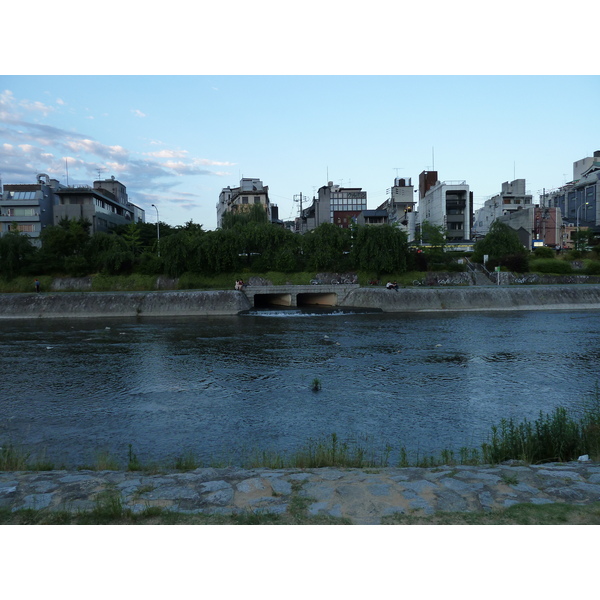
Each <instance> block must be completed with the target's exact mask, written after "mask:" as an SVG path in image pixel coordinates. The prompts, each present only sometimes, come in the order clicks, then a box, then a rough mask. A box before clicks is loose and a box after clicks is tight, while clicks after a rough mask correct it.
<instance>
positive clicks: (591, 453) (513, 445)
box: [0, 380, 600, 473]
mask: <svg viewBox="0 0 600 600" xmlns="http://www.w3.org/2000/svg"><path fill="white" fill-rule="evenodd" d="M315 381H317V380H315ZM319 384H320V381H319ZM313 388H314V382H313ZM582 455H588V457H589V458H590V459H591V460H594V461H598V460H600V391H599V389H598V386H596V389H595V391H594V393H593V394H592V395H591V396H590V398H588V399H586V400H585V401H584V402H583V404H582V406H581V407H580V408H579V409H578V410H577V411H571V412H569V411H567V409H566V408H563V407H558V408H556V409H554V411H552V412H551V413H542V412H540V415H539V417H538V418H537V419H536V420H534V421H529V420H527V419H524V420H522V421H520V422H517V421H514V420H513V419H508V420H507V419H503V420H502V421H500V424H499V425H494V426H493V427H492V428H491V434H490V436H489V438H488V440H487V441H486V442H484V443H483V444H482V445H481V447H480V448H479V449H478V448H466V447H465V448H460V450H459V451H458V452H455V451H454V450H449V449H445V450H442V451H441V452H440V453H439V454H437V455H434V454H429V455H421V454H420V453H419V451H417V452H416V453H414V452H413V453H412V454H409V451H408V450H407V449H406V447H404V446H401V445H400V446H394V445H393V444H390V443H386V444H385V446H384V447H383V448H382V447H381V445H380V441H379V440H373V439H371V438H368V437H365V438H363V439H352V440H343V439H340V437H339V436H338V435H337V434H336V433H332V434H330V435H328V436H324V437H322V438H319V439H309V440H308V441H307V442H306V443H305V444H304V445H303V446H301V447H300V448H299V449H298V450H296V451H294V452H291V453H289V454H288V453H282V452H277V451H272V450H264V449H254V450H250V451H246V452H244V453H242V456H239V457H230V458H227V459H223V458H221V459H219V458H216V459H214V460H211V461H209V462H208V463H205V462H203V461H202V460H200V459H199V458H198V457H196V456H195V455H194V453H193V452H192V451H187V452H185V453H184V454H182V455H180V456H179V457H177V458H175V459H174V460H171V461H168V462H167V463H165V464H164V465H161V464H158V463H145V462H144V461H143V460H141V459H140V458H139V457H138V456H137V454H136V453H135V451H134V448H133V446H132V444H129V446H128V454H127V457H126V461H125V464H124V468H125V469H126V470H128V471H144V472H151V473H157V472H160V471H164V470H176V471H192V470H194V469H197V468H202V467H215V468H218V467H232V466H233V467H242V468H270V469H282V468H299V469H310V468H321V467H339V468H359V469H360V468H383V467H390V466H397V467H409V466H415V467H423V468H432V467H437V466H440V465H449V466H454V465H472V466H477V465H482V464H499V463H502V462H505V461H508V460H519V461H522V462H523V463H526V464H540V463H544V462H568V461H572V460H577V459H578V458H579V457H580V456H582ZM53 468H54V465H52V464H51V463H49V462H48V461H46V460H44V458H43V457H42V458H37V459H32V458H31V455H30V453H29V452H28V451H26V450H25V449H23V448H21V447H19V446H18V445H15V444H14V443H12V441H11V440H8V441H6V442H5V443H3V444H1V447H0V471H34V470H52V469H53ZM82 468H85V469H90V470H98V471H102V470H107V469H108V470H119V468H123V465H122V464H121V461H119V460H118V459H117V458H115V457H113V456H111V455H110V454H109V453H108V452H106V451H104V452H100V453H99V454H98V455H97V459H96V462H95V463H93V464H88V465H86V466H85V467H82Z"/></svg>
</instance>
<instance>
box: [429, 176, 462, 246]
mask: <svg viewBox="0 0 600 600" xmlns="http://www.w3.org/2000/svg"><path fill="white" fill-rule="evenodd" d="M472 203H473V194H472V193H471V192H470V191H469V186H468V185H467V182H466V181H439V180H438V178H437V171H423V172H422V173H421V174H420V175H419V223H420V225H422V224H423V222H424V221H427V222H429V223H430V224H431V225H441V226H443V227H444V229H445V230H446V239H447V240H448V241H449V242H452V241H456V242H458V241H463V240H469V239H470V238H471V206H472Z"/></svg>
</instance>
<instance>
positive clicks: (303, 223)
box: [299, 181, 367, 233]
mask: <svg viewBox="0 0 600 600" xmlns="http://www.w3.org/2000/svg"><path fill="white" fill-rule="evenodd" d="M364 210H367V192H366V191H363V189H362V188H343V187H341V186H339V185H334V184H333V181H329V182H328V183H327V185H324V186H323V187H321V188H319V191H318V195H317V197H316V198H313V202H312V204H311V205H310V206H309V207H308V208H305V209H303V210H302V212H301V214H300V227H299V229H300V232H301V233H304V232H306V231H311V230H312V229H315V228H316V227H318V226H319V225H321V224H323V223H333V224H334V225H337V226H338V227H342V228H343V229H347V228H349V227H350V226H351V225H352V224H353V223H357V221H358V218H359V215H360V213H361V212H362V211H364Z"/></svg>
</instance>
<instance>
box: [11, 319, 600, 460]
mask: <svg viewBox="0 0 600 600" xmlns="http://www.w3.org/2000/svg"><path fill="white" fill-rule="evenodd" d="M326 336H327V337H326ZM599 364H600V313H599V312H598V311H589V312H588V311H576V312H565V311H557V312H551V311H541V312H494V313H451V314H450V313H449V314H443V315H439V314H407V315H399V314H394V315H390V314H364V315H359V314H339V315H333V316H330V315H319V316H306V315H295V316H294V315H290V314H289V313H288V314H286V315H285V316H284V315H271V316H239V317H216V318H207V317H204V318H180V319H160V320H159V319H137V320H136V319H105V320H96V319H94V320H73V319H69V320H67V319H65V320H55V321H54V320H52V321H51V320H37V321H21V320H19V321H0V365H1V377H0V440H2V439H3V438H4V439H6V438H7V437H10V438H11V439H12V440H13V441H15V442H18V443H24V444H25V445H26V446H27V447H29V448H32V449H35V450H36V451H38V452H44V453H45V455H46V457H47V458H49V459H51V460H53V461H56V462H59V463H60V462H62V463H64V464H66V465H81V464H85V463H89V462H90V461H93V459H94V457H95V455H96V453H97V452H99V451H108V452H110V453H111V454H112V455H114V456H116V457H119V458H123V460H125V461H126V458H127V455H128V449H129V444H131V446H132V448H133V449H134V451H135V453H136V454H137V455H138V457H139V458H140V459H142V460H145V461H152V460H166V459H169V458H172V457H175V456H177V455H181V454H183V453H185V452H188V451H191V452H194V453H195V454H196V455H197V456H198V457H199V458H201V459H203V460H204V461H206V462H208V461H210V460H213V459H215V460H216V459H223V458H235V457H237V456H239V455H240V453H247V452H249V451H251V450H252V449H255V448H260V449H264V450H275V451H278V452H291V451H294V450H296V449H298V448H299V447H301V446H302V445H303V444H304V443H305V442H306V441H307V440H308V439H309V438H313V439H315V438H320V437H322V436H327V435H329V434H331V433H333V432H336V433H337V434H338V436H340V437H341V438H345V439H357V440H363V439H365V440H370V442H369V443H370V444H371V445H373V446H375V447H383V446H384V445H385V444H386V443H389V444H391V445H392V446H400V445H404V446H406V447H407V449H409V450H410V451H411V452H415V451H417V450H418V451H419V452H421V453H426V452H435V451H438V450H439V449H442V448H452V449H458V448H460V447H461V446H479V444H480V443H481V442H482V441H483V440H484V439H485V437H486V436H487V434H488V433H489V430H490V426H491V425H492V424H495V423H497V422H498V421H499V420H500V419H501V418H503V417H515V418H517V419H521V418H525V417H527V418H535V417H537V415H538V414H539V411H540V410H543V411H549V410H552V409H553V408H554V407H556V406H558V405H565V406H576V405H578V404H579V403H580V402H581V401H582V400H583V399H584V398H585V397H587V396H589V395H590V394H591V393H592V392H593V390H594V387H595V385H596V382H597V381H598V377H599V367H598V365H599ZM315 378H318V379H320V380H321V383H322V389H321V391H319V392H313V391H312V390H311V383H312V381H313V379H315Z"/></svg>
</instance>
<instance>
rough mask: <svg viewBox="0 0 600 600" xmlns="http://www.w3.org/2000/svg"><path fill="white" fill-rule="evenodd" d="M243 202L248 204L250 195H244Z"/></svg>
mask: <svg viewBox="0 0 600 600" xmlns="http://www.w3.org/2000/svg"><path fill="white" fill-rule="evenodd" d="M242 204H248V196H242Z"/></svg>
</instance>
